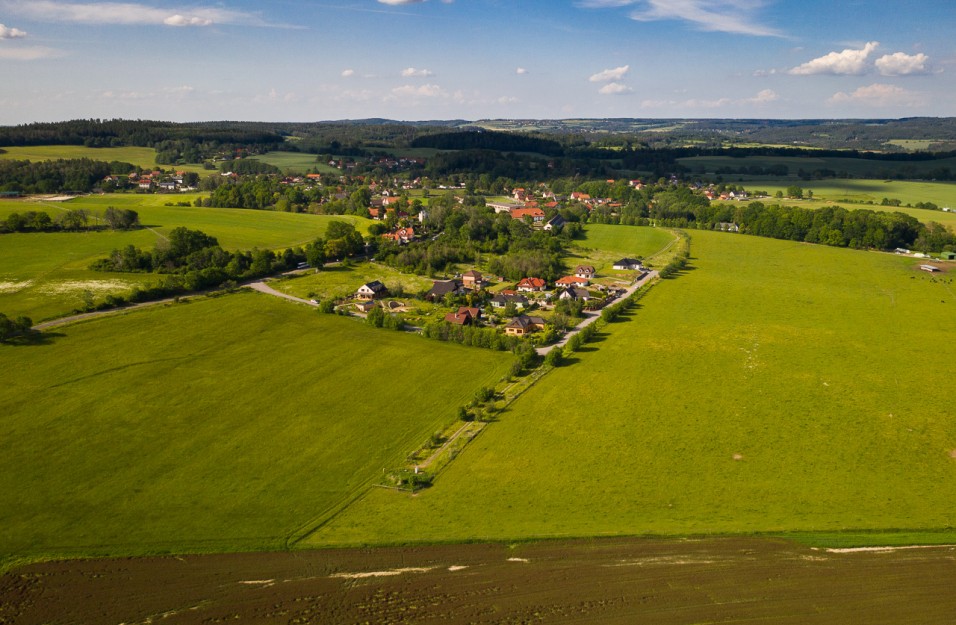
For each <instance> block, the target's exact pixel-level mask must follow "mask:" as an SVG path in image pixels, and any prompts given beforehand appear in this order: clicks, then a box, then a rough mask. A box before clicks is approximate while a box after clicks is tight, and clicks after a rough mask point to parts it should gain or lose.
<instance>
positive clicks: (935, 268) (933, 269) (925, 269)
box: [919, 265, 941, 273]
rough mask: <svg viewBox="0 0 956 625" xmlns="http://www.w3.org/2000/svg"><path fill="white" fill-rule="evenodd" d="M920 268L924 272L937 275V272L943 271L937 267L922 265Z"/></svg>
mask: <svg viewBox="0 0 956 625" xmlns="http://www.w3.org/2000/svg"><path fill="white" fill-rule="evenodd" d="M919 268H920V269H922V270H923V271H928V272H930V273H936V272H937V271H941V269H940V268H939V267H937V266H936V265H920V266H919Z"/></svg>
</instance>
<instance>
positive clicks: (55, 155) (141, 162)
mask: <svg viewBox="0 0 956 625" xmlns="http://www.w3.org/2000/svg"><path fill="white" fill-rule="evenodd" d="M3 150H4V152H3V153H0V158H6V159H16V160H27V161H52V160H57V159H61V158H62V159H72V158H89V159H92V160H94V161H105V162H107V163H108V162H111V161H119V162H121V163H132V164H133V165H136V166H137V167H142V168H143V169H157V168H160V169H166V170H168V169H175V170H176V171H194V172H196V173H198V174H200V175H203V174H208V173H209V171H208V170H206V169H204V168H203V166H202V164H189V165H157V164H156V150H154V149H153V148H138V147H122V148H87V147H83V146H81V145H35V146H28V147H5V148H3Z"/></svg>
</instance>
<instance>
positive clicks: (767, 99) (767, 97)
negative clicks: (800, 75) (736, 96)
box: [744, 89, 780, 104]
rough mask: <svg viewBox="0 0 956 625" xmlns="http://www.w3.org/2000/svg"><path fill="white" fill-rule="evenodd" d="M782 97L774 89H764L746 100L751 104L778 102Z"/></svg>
mask: <svg viewBox="0 0 956 625" xmlns="http://www.w3.org/2000/svg"><path fill="white" fill-rule="evenodd" d="M779 99H780V96H778V95H777V93H776V92H775V91H774V90H773V89H764V90H763V91H761V92H760V93H758V94H757V95H755V96H754V97H752V98H747V99H746V100H744V102H748V103H750V104H769V103H771V102H776V101H777V100H779Z"/></svg>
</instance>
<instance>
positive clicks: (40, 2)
mask: <svg viewBox="0 0 956 625" xmlns="http://www.w3.org/2000/svg"><path fill="white" fill-rule="evenodd" d="M0 9H3V10H5V11H7V12H8V13H11V14H15V15H20V16H23V17H26V18H29V19H32V20H37V21H48V22H69V23H74V24H119V25H126V26H134V25H166V26H210V25H212V24H231V25H243V26H268V25H269V24H267V23H266V22H264V21H263V20H262V18H261V17H259V16H258V15H256V14H254V13H248V12H245V11H234V10H231V9H221V8H194V9H160V8H156V7H152V6H148V5H145V4H137V3H134V2H54V1H53V0H0Z"/></svg>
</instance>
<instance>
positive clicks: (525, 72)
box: [515, 67, 528, 76]
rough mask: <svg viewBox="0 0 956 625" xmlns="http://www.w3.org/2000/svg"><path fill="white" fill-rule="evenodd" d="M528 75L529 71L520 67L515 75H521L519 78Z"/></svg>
mask: <svg viewBox="0 0 956 625" xmlns="http://www.w3.org/2000/svg"><path fill="white" fill-rule="evenodd" d="M527 73H528V70H526V69H525V68H523V67H519V68H517V69H516V70H515V74H517V75H519V76H524V75H525V74H527Z"/></svg>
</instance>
